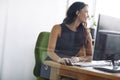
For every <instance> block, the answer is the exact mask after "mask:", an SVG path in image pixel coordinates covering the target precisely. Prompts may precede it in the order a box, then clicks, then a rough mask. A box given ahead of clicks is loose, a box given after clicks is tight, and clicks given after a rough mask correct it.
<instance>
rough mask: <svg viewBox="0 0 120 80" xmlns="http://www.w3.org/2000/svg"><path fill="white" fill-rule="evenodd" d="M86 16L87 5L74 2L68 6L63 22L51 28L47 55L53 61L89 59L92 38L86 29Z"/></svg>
mask: <svg viewBox="0 0 120 80" xmlns="http://www.w3.org/2000/svg"><path fill="white" fill-rule="evenodd" d="M88 17H89V15H88V6H87V5H86V4H85V3H83V2H75V3H73V4H72V5H71V6H70V7H69V9H68V11H67V14H66V18H65V19H64V21H63V23H62V24H57V25H55V26H54V27H53V28H52V31H51V34H50V38H49V44H48V56H49V57H50V58H51V59H52V60H53V61H56V62H59V63H62V64H66V61H70V62H78V61H90V60H91V55H92V38H91V34H90V32H89V30H88V29H87V18H88ZM83 49H84V51H85V52H84V51H83Z"/></svg>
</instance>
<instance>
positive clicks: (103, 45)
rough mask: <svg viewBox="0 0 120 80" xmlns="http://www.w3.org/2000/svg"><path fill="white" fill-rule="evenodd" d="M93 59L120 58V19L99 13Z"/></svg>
mask: <svg viewBox="0 0 120 80" xmlns="http://www.w3.org/2000/svg"><path fill="white" fill-rule="evenodd" d="M93 60H111V61H112V62H113V65H114V60H120V19H118V18H114V17H111V16H107V15H102V14H100V15H99V18H98V25H97V31H96V38H95V44H94V52H93Z"/></svg>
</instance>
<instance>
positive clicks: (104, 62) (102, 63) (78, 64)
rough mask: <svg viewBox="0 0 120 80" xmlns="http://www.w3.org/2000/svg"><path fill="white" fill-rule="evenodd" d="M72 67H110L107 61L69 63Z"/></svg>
mask: <svg viewBox="0 0 120 80" xmlns="http://www.w3.org/2000/svg"><path fill="white" fill-rule="evenodd" d="M71 64H72V65H76V66H81V67H94V66H110V65H111V63H110V62H107V61H91V62H79V63H71Z"/></svg>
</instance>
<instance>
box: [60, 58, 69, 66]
mask: <svg viewBox="0 0 120 80" xmlns="http://www.w3.org/2000/svg"><path fill="white" fill-rule="evenodd" d="M66 60H67V58H60V59H59V60H58V63H61V64H64V65H66Z"/></svg>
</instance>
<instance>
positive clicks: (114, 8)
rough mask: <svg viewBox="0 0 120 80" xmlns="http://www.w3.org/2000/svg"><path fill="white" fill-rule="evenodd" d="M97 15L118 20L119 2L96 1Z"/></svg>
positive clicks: (110, 0) (112, 0) (117, 0)
mask: <svg viewBox="0 0 120 80" xmlns="http://www.w3.org/2000/svg"><path fill="white" fill-rule="evenodd" d="M96 1H97V4H96V7H97V8H96V10H97V11H96V12H97V14H99V13H101V14H105V15H109V16H113V17H117V18H120V10H119V7H120V1H119V0H96Z"/></svg>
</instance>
